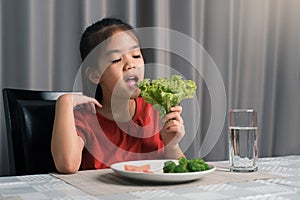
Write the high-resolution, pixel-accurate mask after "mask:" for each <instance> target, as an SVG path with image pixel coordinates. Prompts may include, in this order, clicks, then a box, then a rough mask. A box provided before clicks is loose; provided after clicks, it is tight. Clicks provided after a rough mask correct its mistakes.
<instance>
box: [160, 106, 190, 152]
mask: <svg viewBox="0 0 300 200" xmlns="http://www.w3.org/2000/svg"><path fill="white" fill-rule="evenodd" d="M181 112H182V107H181V106H174V107H171V112H170V113H168V114H167V115H166V117H165V118H164V119H163V122H164V123H165V124H164V127H163V128H162V130H161V137H162V140H163V142H164V144H165V146H167V145H168V146H167V147H168V148H169V149H172V148H178V143H179V141H180V140H181V139H182V138H183V136H184V134H185V130H184V125H183V119H182V117H181Z"/></svg>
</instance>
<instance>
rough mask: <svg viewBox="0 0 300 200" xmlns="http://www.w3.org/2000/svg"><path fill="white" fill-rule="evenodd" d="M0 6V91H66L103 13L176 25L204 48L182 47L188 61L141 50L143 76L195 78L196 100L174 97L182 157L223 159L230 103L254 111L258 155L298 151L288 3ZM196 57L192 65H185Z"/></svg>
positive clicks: (172, 0) (6, 1)
mask: <svg viewBox="0 0 300 200" xmlns="http://www.w3.org/2000/svg"><path fill="white" fill-rule="evenodd" d="M0 9H1V14H0V20H1V32H0V38H1V40H0V44H1V48H0V63H1V66H0V75H1V80H0V87H1V89H2V88H5V87H13V88H24V89H35V90H72V88H73V84H74V78H75V76H76V73H77V70H78V68H79V66H80V58H79V50H78V49H79V48H78V47H79V40H80V35H81V33H82V31H83V30H84V29H85V27H86V26H88V25H90V24H91V23H92V22H95V21H96V20H98V19H101V18H103V17H111V16H113V17H119V18H122V19H124V20H125V21H127V22H128V23H130V24H131V25H133V26H134V27H137V28H141V27H156V28H163V29H169V30H172V31H176V32H179V33H181V34H183V36H182V37H184V36H187V37H188V38H189V39H192V40H193V44H196V46H197V45H198V44H199V45H200V46H202V47H203V48H204V49H203V50H201V51H200V52H199V51H197V50H195V48H196V47H195V46H193V45H191V46H185V44H182V47H183V49H184V48H189V50H188V53H189V54H191V55H187V57H189V56H190V57H189V59H187V58H184V57H181V56H178V54H176V53H175V54H174V52H168V51H163V50H158V49H155V48H150V49H146V50H145V60H146V62H147V63H149V64H147V66H146V76H149V77H158V76H160V75H161V74H160V73H162V71H161V70H155V69H154V68H151V66H154V65H155V64H156V65H159V66H162V68H165V69H166V70H165V71H163V73H166V74H170V73H172V70H174V71H176V72H180V73H181V74H184V75H185V76H186V77H187V78H192V79H193V80H195V81H196V82H197V85H198V90H197V97H196V98H195V99H194V100H193V101H185V102H183V103H182V105H183V107H184V110H185V111H184V113H183V117H184V119H185V126H186V129H187V131H186V137H185V138H184V140H183V141H182V143H181V145H182V146H184V147H186V148H185V151H186V154H187V156H188V157H195V156H203V157H204V158H205V159H206V160H225V159H227V158H228V156H227V154H228V151H227V148H228V147H227V119H226V113H225V114H224V109H225V111H227V110H228V109H230V108H254V109H255V110H257V112H258V126H259V156H260V157H266V156H279V155H290V154H299V153H300V142H299V141H300V134H299V130H300V56H299V55H300V24H299V23H300V12H299V11H300V10H299V9H300V1H298V0H190V1H185V0H162V1H161V0H147V1H143V0H140V1H139V0H136V1H135V0H122V1H121V0H85V1H82V0H23V1H17V0H1V3H0ZM154 34H155V33H154ZM154 38H156V39H157V40H154V43H157V44H158V45H161V43H162V42H163V43H164V44H165V45H166V46H168V47H171V48H173V46H172V45H176V44H178V43H179V44H180V41H174V40H173V39H172V37H171V36H170V37H169V38H168V37H163V39H162V38H161V37H160V35H156V36H155V35H154ZM154 47H155V46H154ZM193 50H195V51H193ZM206 53H207V54H206ZM183 54H184V55H186V54H185V52H183ZM202 57H205V59H201V58H202ZM210 59H211V60H210ZM190 60H192V63H191V62H190ZM199 60H200V62H201V63H198V64H199V66H202V67H201V69H197V67H195V66H194V65H193V64H195V63H196V65H197V62H198V61H199ZM151 63H152V64H151ZM148 66H149V68H147V67H148ZM165 66H169V68H166V67H165ZM182 66H185V68H184V69H183V68H182ZM213 68H216V70H217V75H220V77H221V82H222V83H223V86H221V87H218V88H216V90H210V89H209V87H210V85H212V84H214V82H217V81H218V80H219V77H218V76H214V75H209V74H210V70H211V69H213ZM195 69H196V70H195ZM199 72H200V73H199ZM217 79H218V80H217ZM222 89H224V91H225V95H224V96H222V94H223V93H222ZM215 94H217V95H218V94H221V95H219V97H220V98H217V99H216V98H215V96H214V95H215ZM212 97H213V98H214V99H213V98H212ZM0 105H1V110H0V114H1V123H0V131H1V132H0V163H1V164H0V175H6V174H9V172H10V169H9V163H8V152H7V141H6V131H5V121H4V113H3V104H2V98H0ZM224 106H225V107H224ZM220 124H221V126H220ZM209 130H210V131H209ZM207 138H210V139H209V140H207ZM211 139H212V140H211ZM205 141H207V142H208V143H209V144H210V146H209V147H207V148H203V145H205V144H203V143H206V142H205ZM214 143H216V144H214ZM206 144H207V143H206ZM200 149H202V150H203V151H202V152H199V151H200ZM210 149H211V151H210Z"/></svg>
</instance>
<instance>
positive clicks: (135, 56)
mask: <svg viewBox="0 0 300 200" xmlns="http://www.w3.org/2000/svg"><path fill="white" fill-rule="evenodd" d="M132 57H133V58H140V57H141V55H133V56H132Z"/></svg>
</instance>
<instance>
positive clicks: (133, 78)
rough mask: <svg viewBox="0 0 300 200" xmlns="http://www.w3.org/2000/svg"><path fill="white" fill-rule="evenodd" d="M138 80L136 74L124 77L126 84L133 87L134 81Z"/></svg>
mask: <svg viewBox="0 0 300 200" xmlns="http://www.w3.org/2000/svg"><path fill="white" fill-rule="evenodd" d="M138 81H139V78H138V77H137V76H135V75H134V76H129V77H126V78H125V83H126V85H127V86H129V87H130V88H135V87H136V83H137V82H138Z"/></svg>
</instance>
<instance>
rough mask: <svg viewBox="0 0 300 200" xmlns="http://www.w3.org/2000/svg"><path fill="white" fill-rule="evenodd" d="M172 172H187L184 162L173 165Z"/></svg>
mask: <svg viewBox="0 0 300 200" xmlns="http://www.w3.org/2000/svg"><path fill="white" fill-rule="evenodd" d="M174 172H175V173H184V172H189V170H188V169H187V165H186V163H182V164H179V165H177V166H176V167H175V170H174Z"/></svg>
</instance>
